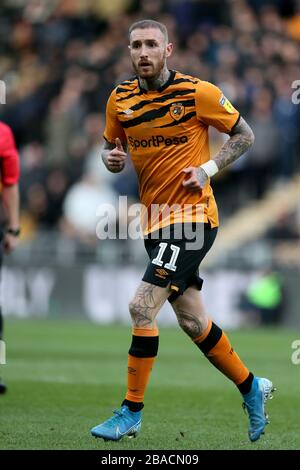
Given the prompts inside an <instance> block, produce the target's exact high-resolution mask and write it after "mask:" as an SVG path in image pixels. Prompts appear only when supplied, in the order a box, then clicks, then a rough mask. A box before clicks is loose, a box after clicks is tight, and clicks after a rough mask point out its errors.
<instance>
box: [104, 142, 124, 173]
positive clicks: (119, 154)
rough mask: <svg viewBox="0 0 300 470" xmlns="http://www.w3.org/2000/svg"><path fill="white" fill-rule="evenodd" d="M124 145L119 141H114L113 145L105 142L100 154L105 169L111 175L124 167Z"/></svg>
mask: <svg viewBox="0 0 300 470" xmlns="http://www.w3.org/2000/svg"><path fill="white" fill-rule="evenodd" d="M126 149H127V146H126V144H125V143H123V144H122V143H121V141H120V139H119V138H117V139H116V143H115V144H111V143H110V142H107V141H105V143H104V149H103V150H102V152H101V157H102V160H103V163H104V165H105V166H106V168H107V169H108V170H109V171H111V172H112V173H119V172H120V171H122V170H123V168H124V166H125V159H126V155H127V154H126Z"/></svg>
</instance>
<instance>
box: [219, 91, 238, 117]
mask: <svg viewBox="0 0 300 470" xmlns="http://www.w3.org/2000/svg"><path fill="white" fill-rule="evenodd" d="M219 103H220V105H221V106H223V107H224V108H225V109H226V111H227V113H230V114H233V113H234V111H235V110H234V107H233V106H232V104H231V103H230V101H229V100H228V99H227V98H226V96H224V95H222V96H221V98H220V101H219Z"/></svg>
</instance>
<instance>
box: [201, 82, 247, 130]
mask: <svg viewBox="0 0 300 470" xmlns="http://www.w3.org/2000/svg"><path fill="white" fill-rule="evenodd" d="M195 102H196V113H197V118H198V119H199V121H200V122H202V123H203V124H205V125H206V126H213V127H215V128H216V129H218V131H220V132H225V133H227V134H228V133H230V132H231V130H232V128H233V127H234V126H235V124H236V123H237V122H238V120H239V116H240V115H239V112H238V111H237V110H236V109H235V108H234V107H233V106H232V104H231V103H230V101H229V100H228V99H227V98H226V96H224V95H223V93H222V91H221V90H220V88H218V87H216V86H215V85H213V84H212V83H209V82H204V81H201V82H200V83H199V85H198V86H197V89H196V95H195Z"/></svg>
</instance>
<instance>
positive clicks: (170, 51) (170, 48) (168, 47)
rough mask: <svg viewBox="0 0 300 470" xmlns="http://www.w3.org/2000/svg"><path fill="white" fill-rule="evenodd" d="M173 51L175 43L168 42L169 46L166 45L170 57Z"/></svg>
mask: <svg viewBox="0 0 300 470" xmlns="http://www.w3.org/2000/svg"><path fill="white" fill-rule="evenodd" d="M172 52H173V44H172V43H171V42H169V44H167V46H166V56H167V57H170V55H171V54H172Z"/></svg>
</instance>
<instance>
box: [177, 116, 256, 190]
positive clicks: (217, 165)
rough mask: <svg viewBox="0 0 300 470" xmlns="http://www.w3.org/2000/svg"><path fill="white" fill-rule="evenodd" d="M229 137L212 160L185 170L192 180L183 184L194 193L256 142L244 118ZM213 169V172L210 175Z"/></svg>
mask: <svg viewBox="0 0 300 470" xmlns="http://www.w3.org/2000/svg"><path fill="white" fill-rule="evenodd" d="M229 135H230V138H229V139H228V140H227V142H225V144H224V145H223V146H222V148H221V149H220V151H219V152H218V153H217V155H215V157H214V158H213V159H212V160H210V161H208V162H207V163H204V165H201V166H200V167H198V168H193V167H189V168H185V170H184V172H185V173H187V174H190V178H189V179H188V180H185V181H184V182H183V183H184V184H183V185H184V186H185V187H187V189H189V190H190V191H192V192H197V191H199V189H202V188H203V187H204V186H205V184H206V182H207V180H208V178H209V176H213V174H215V173H217V171H220V170H223V168H225V167H226V166H227V165H229V164H230V163H232V162H234V161H235V160H237V159H238V158H239V157H240V156H241V155H242V154H243V153H245V152H246V150H248V149H249V147H251V145H252V144H253V142H254V134H253V132H252V129H251V128H250V126H249V125H248V124H247V123H246V121H245V120H244V119H243V118H242V117H241V118H240V120H239V123H238V124H237V125H236V126H235V127H234V129H233V131H232V132H231V134H229ZM208 165H209V166H208ZM211 169H212V170H213V171H212V172H211V173H210V171H209V170H211Z"/></svg>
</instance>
